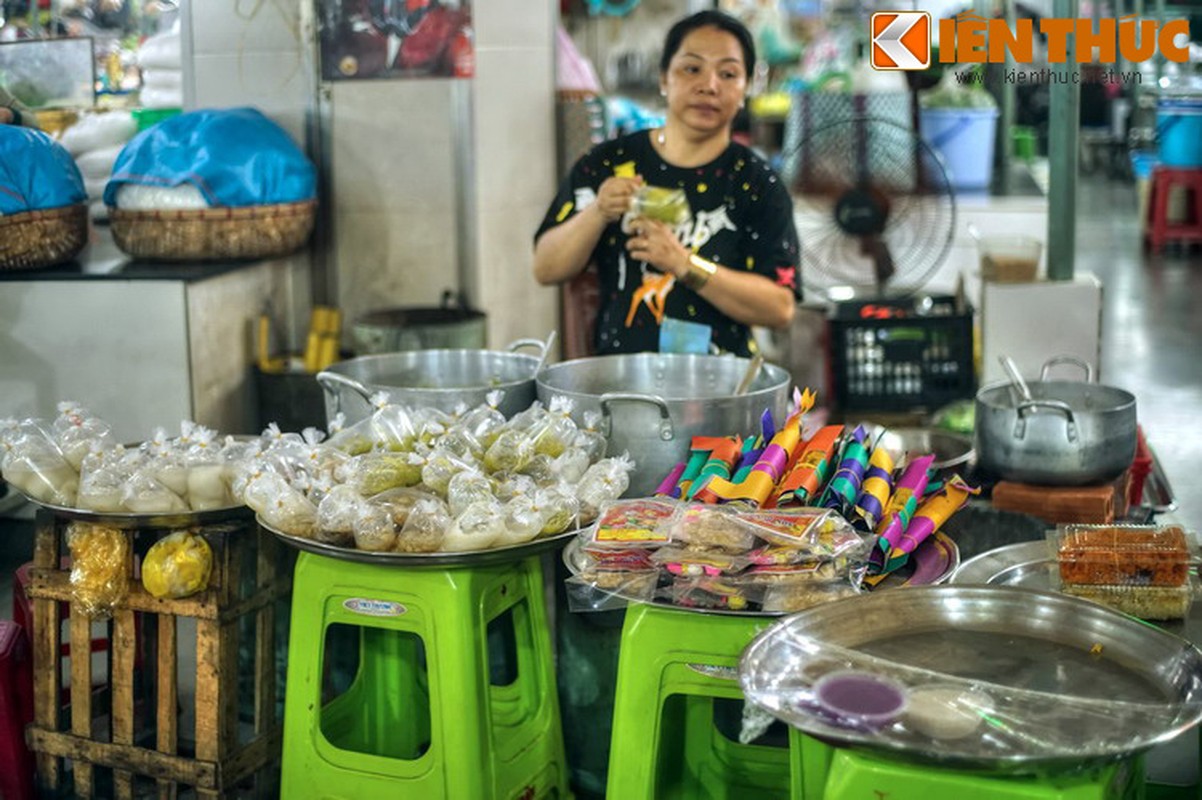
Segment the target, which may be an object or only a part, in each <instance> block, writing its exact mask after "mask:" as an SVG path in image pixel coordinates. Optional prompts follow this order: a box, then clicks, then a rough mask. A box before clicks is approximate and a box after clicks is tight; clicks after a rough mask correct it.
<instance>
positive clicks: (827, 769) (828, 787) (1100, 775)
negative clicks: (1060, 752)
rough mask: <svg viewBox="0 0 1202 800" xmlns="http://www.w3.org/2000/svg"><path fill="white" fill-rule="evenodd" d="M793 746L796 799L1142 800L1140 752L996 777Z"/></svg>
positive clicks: (816, 744)
mask: <svg viewBox="0 0 1202 800" xmlns="http://www.w3.org/2000/svg"><path fill="white" fill-rule="evenodd" d="M800 738H801V744H800V747H793V748H791V749H790V756H791V759H792V762H793V763H792V767H793V768H792V775H793V776H794V787H793V792H792V795H791V796H792V797H793V800H860V798H874V797H882V796H883V797H888V798H889V800H966V798H977V797H980V798H989V799H990V800H1142V798H1143V797H1144V762H1143V758H1142V757H1136V758H1131V759H1127V760H1125V761H1119V762H1116V763H1114V764H1109V765H1107V766H1105V767H1101V768H1098V769H1093V770H1088V771H1085V772H1081V773H1076V774H1071V775H1053V776H1046V777H1039V778H1035V777H995V776H991V775H989V774H987V773H970V772H956V771H954V770H945V769H939V768H937V767H929V766H925V765H914V764H905V763H903V762H901V761H894V760H889V759H883V758H876V757H874V756H871V755H867V754H865V753H863V752H855V751H852V750H846V749H843V748H836V747H831V746H830V745H828V744H825V743H823V742H820V741H818V740H817V739H814V738H811V737H809V736H805V735H802V736H801V737H800Z"/></svg>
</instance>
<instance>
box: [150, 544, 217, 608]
mask: <svg viewBox="0 0 1202 800" xmlns="http://www.w3.org/2000/svg"><path fill="white" fill-rule="evenodd" d="M212 573H213V551H212V549H211V548H210V547H209V543H208V542H206V541H205V540H204V537H203V536H197V535H196V534H194V533H192V532H191V531H177V532H175V533H173V534H171V535H170V536H168V537H166V538H164V539H160V540H159V541H157V542H155V543H154V545H153V546H152V547H151V548H150V551H149V552H148V553H147V554H146V558H145V559H144V560H143V561H142V585H143V586H144V587H146V591H148V592H150V593H151V594H152V595H154V596H155V597H158V598H163V597H170V598H174V599H179V598H181V597H188V596H190V595H194V594H196V593H197V592H203V591H204V590H205V589H207V588H208V587H209V576H210V575H212Z"/></svg>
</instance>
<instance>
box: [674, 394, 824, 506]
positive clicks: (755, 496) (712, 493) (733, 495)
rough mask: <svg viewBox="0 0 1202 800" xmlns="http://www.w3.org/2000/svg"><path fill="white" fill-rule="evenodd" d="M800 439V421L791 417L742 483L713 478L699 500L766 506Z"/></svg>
mask: <svg viewBox="0 0 1202 800" xmlns="http://www.w3.org/2000/svg"><path fill="white" fill-rule="evenodd" d="M800 439H801V419H800V418H799V417H797V416H794V417H790V418H789V421H788V422H786V423H785V425H784V427H782V428H781V429H780V430H779V431H778V432H777V434H776V435H775V436H773V437H772V441H771V442H769V443H768V446H767V447H765V448H764V452H763V453H761V454H760V457H759V459H758V460H757V461H756V463H755V466H753V467H752V468H751V471H750V472H748V473H747V477H746V478H744V479H743V481H742V482H741V483H732V482H730V481H728V480H723V479H722V478H720V477H715V478H711V479H710V480H708V481H707V482H706V484H705V486H704V487H703V488H702V490H701V491H700V492H698V494H697V499H699V500H703V501H705V502H730V501H731V500H748V501H750V502H752V503H754V504H756V505H757V506H759V505H763V504H764V503H765V502H767V500H768V498H769V497H771V496H772V490H773V489H774V488H775V486H776V482H777V480H779V479H780V476H781V474H782V473H783V472H784V471H785V466H786V465H787V464H788V463H789V453H790V452H792V450H793V448H794V447H796V446H797V442H798V441H799V440H800Z"/></svg>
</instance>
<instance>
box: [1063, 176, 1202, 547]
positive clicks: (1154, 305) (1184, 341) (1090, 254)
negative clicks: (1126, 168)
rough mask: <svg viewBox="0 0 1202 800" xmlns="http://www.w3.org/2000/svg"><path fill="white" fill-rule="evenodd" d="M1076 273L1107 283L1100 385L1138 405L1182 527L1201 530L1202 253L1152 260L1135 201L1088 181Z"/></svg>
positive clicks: (1129, 192) (1120, 190)
mask: <svg viewBox="0 0 1202 800" xmlns="http://www.w3.org/2000/svg"><path fill="white" fill-rule="evenodd" d="M1078 209H1079V213H1078V228H1077V247H1078V259H1077V264H1078V269H1082V270H1090V271H1092V272H1094V273H1095V274H1096V275H1097V276H1098V277H1099V278H1101V280H1102V284H1103V287H1104V288H1103V303H1104V310H1103V316H1102V365H1101V373H1102V381H1103V382H1104V383H1108V384H1112V385H1116V386H1120V387H1122V388H1124V389H1127V390H1128V391H1130V392H1131V393H1133V394H1134V395H1135V397H1136V404H1137V414H1138V417H1139V420H1140V423H1141V424H1142V425H1143V428H1144V433H1145V435H1146V436H1147V439H1148V442H1149V444H1151V445H1152V447H1153V449H1154V450H1155V451H1156V455H1157V457H1158V458H1159V459H1160V461H1161V464H1162V466H1163V467H1164V469H1165V472H1166V473H1167V475H1168V477H1169V479H1170V481H1171V483H1172V485H1173V489H1174V491H1175V494H1176V496H1177V503H1178V511H1177V516H1178V518H1179V519H1180V520H1181V521H1182V522H1184V523H1186V525H1187V526H1189V527H1191V528H1194V529H1199V528H1202V495H1200V494H1199V491H1198V490H1199V489H1202V431H1200V430H1198V429H1197V428H1195V427H1194V422H1196V421H1197V420H1196V418H1195V417H1194V415H1195V414H1197V413H1198V412H1199V411H1202V359H1200V358H1199V357H1198V351H1197V350H1196V349H1195V348H1196V347H1198V345H1199V342H1200V341H1202V314H1199V313H1198V311H1199V309H1198V306H1196V305H1195V303H1196V302H1198V301H1199V300H1202V252H1200V251H1199V250H1198V249H1196V248H1195V249H1194V250H1192V251H1189V252H1181V251H1174V250H1172V249H1166V252H1165V253H1164V254H1162V255H1158V256H1153V255H1150V254H1147V253H1145V252H1144V250H1143V247H1142V244H1141V240H1140V238H1141V234H1140V226H1139V220H1138V219H1137V213H1136V198H1135V192H1134V190H1133V189H1132V187H1131V186H1130V184H1125V183H1116V182H1112V181H1107V180H1105V179H1102V178H1088V179H1086V180H1084V181H1083V182H1082V185H1081V192H1080V196H1079V198H1078Z"/></svg>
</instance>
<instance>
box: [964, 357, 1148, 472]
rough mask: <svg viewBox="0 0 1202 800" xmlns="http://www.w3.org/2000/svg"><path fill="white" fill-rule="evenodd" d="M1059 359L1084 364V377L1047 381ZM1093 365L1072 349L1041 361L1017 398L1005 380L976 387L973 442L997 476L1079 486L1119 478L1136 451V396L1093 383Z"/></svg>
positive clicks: (981, 460) (980, 457)
mask: <svg viewBox="0 0 1202 800" xmlns="http://www.w3.org/2000/svg"><path fill="white" fill-rule="evenodd" d="M1061 363H1067V364H1076V365H1078V366H1080V367H1081V368H1082V369H1084V370H1085V382H1079V381H1049V380H1047V374H1048V370H1049V369H1050V368H1051V367H1052V366H1054V365H1056V364H1061ZM1092 381H1093V367H1091V366H1090V365H1089V364H1087V363H1085V362H1083V361H1080V360H1078V359H1075V358H1072V357H1069V356H1060V357H1057V358H1053V359H1051V360H1050V361H1048V362H1047V363H1046V364H1044V365H1043V369H1042V370H1041V371H1040V375H1039V380H1038V381H1035V382H1031V383H1029V384H1028V386H1029V387H1030V391H1031V400H1030V401H1024V400H1022V399H1021V398H1020V397H1019V395H1018V392H1017V391H1016V390H1015V389H1014V388H1013V386H1012V384H1011V383H1010V382H1009V381H1002V382H1000V383H994V384H990V385H989V386H985V387H984V388H982V389H981V390H980V391H979V392H977V400H976V450H977V461H978V463H979V464H980V466H981V468H982V469H984V470H986V471H987V472H989V473H991V474H993V475H996V476H997V477H999V478H1002V479H1005V480H1012V481H1020V482H1022V483H1034V484H1038V485H1046V486H1082V485H1086V484H1094V483H1104V482H1106V481H1109V480H1113V479H1114V478H1117V477H1118V476H1119V475H1120V474H1121V473H1122V472H1123V470H1124V469H1126V468H1127V467H1128V466H1130V464H1131V461H1132V459H1133V458H1134V457H1135V439H1136V429H1135V396H1134V395H1132V394H1131V393H1130V392H1128V391H1125V390H1123V389H1118V388H1115V387H1111V386H1103V385H1101V384H1097V383H1093V382H1092Z"/></svg>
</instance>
